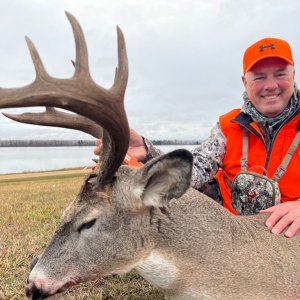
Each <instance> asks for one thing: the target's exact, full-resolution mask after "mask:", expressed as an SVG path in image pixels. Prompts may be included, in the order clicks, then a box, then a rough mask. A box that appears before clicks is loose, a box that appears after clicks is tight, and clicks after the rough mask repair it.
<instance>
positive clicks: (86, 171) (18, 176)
mask: <svg viewBox="0 0 300 300" xmlns="http://www.w3.org/2000/svg"><path fill="white" fill-rule="evenodd" d="M91 171H92V167H80V168H70V169H60V170H50V171H39V172H24V173H10V174H0V181H2V180H9V179H24V178H37V177H38V178H40V177H48V176H57V175H80V174H89V173H90V172H91Z"/></svg>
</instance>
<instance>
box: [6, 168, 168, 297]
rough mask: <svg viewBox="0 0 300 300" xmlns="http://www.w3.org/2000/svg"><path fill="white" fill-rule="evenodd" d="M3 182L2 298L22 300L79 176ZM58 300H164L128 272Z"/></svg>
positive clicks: (71, 292) (52, 176)
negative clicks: (31, 270)
mask: <svg viewBox="0 0 300 300" xmlns="http://www.w3.org/2000/svg"><path fill="white" fill-rule="evenodd" d="M3 178H4V177H3ZM3 178H2V179H1V176H0V207H1V209H0V299H3V300H20V299H26V297H25V295H24V283H25V281H26V278H27V276H28V266H29V263H30V261H31V259H32V258H33V257H35V256H36V255H38V254H40V253H41V252H42V251H43V249H44V248H45V247H46V245H47V243H48V241H49V240H50V238H51V236H52V235H53V233H54V230H55V228H56V225H57V223H58V221H59V219H60V216H61V213H62V211H63V209H64V208H65V207H66V206H67V204H68V203H69V202H70V201H71V200H73V199H74V197H75V196H76V194H77V192H78V191H79V188H80V186H81V183H82V180H83V174H78V173H76V174H72V172H70V174H64V175H60V174H59V172H58V173H57V174H53V173H52V174H51V175H49V176H45V174H44V176H43V177H38V176H36V177H34V176H33V177H32V176H30V177H26V175H24V176H21V177H19V178H14V177H13V176H11V177H10V178H7V177H5V178H4V179H3ZM57 299H59V300H61V299H70V300H72V299H79V300H95V299H98V300H99V299H100V300H101V299H102V300H113V299H115V300H119V299H120V300H121V299H122V300H123V299H127V300H134V299H139V300H141V299H145V300H147V299H149V300H150V299H151V300H163V299H166V298H165V297H164V296H163V295H162V294H160V293H159V292H158V291H157V290H155V289H153V288H152V287H151V286H150V285H149V284H148V283H147V282H146V281H144V280H143V279H142V278H141V277H140V276H139V275H138V274H137V273H136V272H135V271H132V272H130V273H129V274H127V275H125V276H117V275H115V276H110V277H108V278H106V279H104V280H99V281H96V282H92V283H86V284H81V285H79V286H78V287H75V288H73V289H72V290H70V291H68V292H66V293H65V294H63V295H61V296H59V297H58V298H57Z"/></svg>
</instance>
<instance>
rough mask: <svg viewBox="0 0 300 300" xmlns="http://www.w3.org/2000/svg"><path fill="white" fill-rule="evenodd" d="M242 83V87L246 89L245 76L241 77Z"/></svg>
mask: <svg viewBox="0 0 300 300" xmlns="http://www.w3.org/2000/svg"><path fill="white" fill-rule="evenodd" d="M242 81H243V85H244V87H245V88H246V84H247V79H246V77H245V75H243V76H242Z"/></svg>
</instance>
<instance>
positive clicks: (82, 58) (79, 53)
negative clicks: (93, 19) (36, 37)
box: [65, 11, 90, 77]
mask: <svg viewBox="0 0 300 300" xmlns="http://www.w3.org/2000/svg"><path fill="white" fill-rule="evenodd" d="M65 14H66V16H67V18H68V20H69V22H70V24H71V26H72V29H73V33H74V39H75V47H76V60H75V64H73V65H74V67H75V74H74V76H81V75H84V77H86V76H89V75H90V72H89V62H88V51H87V46H86V42H85V38H84V34H83V31H82V29H81V26H80V24H79V23H78V21H77V20H76V18H75V17H74V16H73V15H71V14H70V13H68V12H67V11H66V12H65ZM89 77H90V76H89Z"/></svg>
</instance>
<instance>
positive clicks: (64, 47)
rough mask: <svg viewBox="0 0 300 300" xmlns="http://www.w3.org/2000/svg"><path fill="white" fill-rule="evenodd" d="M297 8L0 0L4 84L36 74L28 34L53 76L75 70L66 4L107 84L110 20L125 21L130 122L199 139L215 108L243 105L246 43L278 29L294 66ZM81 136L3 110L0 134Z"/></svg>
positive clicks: (294, 4)
mask: <svg viewBox="0 0 300 300" xmlns="http://www.w3.org/2000/svg"><path fill="white" fill-rule="evenodd" d="M299 8H300V2H299V1H297V0H290V1H289V2H288V5H283V4H282V1H279V0H267V1H258V0H254V1H245V0H241V1H234V0H211V1H204V0H200V1H199V0H186V1H177V0H174V1H167V0H152V1H146V0H139V1H137V0H123V1H121V0H120V1H113V0H102V1H97V0H74V1H67V0H52V1H41V0H40V1H38V0H28V1H21V0H15V1H13V0H2V1H1V3H0V19H1V24H0V35H1V39H0V63H1V69H0V86H1V87H13V86H21V85H25V84H28V83H30V82H31V81H32V80H34V69H33V66H32V63H31V61H30V56H29V53H28V50H27V49H26V43H25V41H24V38H23V37H24V35H28V36H29V37H30V38H31V39H32V40H33V41H34V43H35V44H36V46H37V48H38V50H39V53H40V55H41V57H42V59H43V61H44V64H45V66H46V68H47V70H48V72H49V73H50V74H51V75H53V76H55V77H70V76H71V75H72V72H73V67H72V65H71V63H70V59H71V58H73V57H74V42H73V37H72V32H71V28H70V26H69V24H68V21H67V19H66V17H65V16H64V14H63V11H65V10H67V11H69V12H71V13H72V14H74V15H75V16H76V17H77V19H78V20H79V21H80V23H81V25H82V27H83V30H84V32H85V36H86V39H87V44H88V48H89V58H90V65H91V73H92V75H93V77H94V79H95V81H97V82H98V83H99V84H100V85H102V86H104V87H110V85H111V84H112V81H113V77H114V68H115V66H116V64H117V57H116V52H117V50H116V30H115V26H116V25H119V26H120V27H121V28H122V29H123V31H124V34H125V38H126V42H127V50H128V56H129V66H130V78H129V82H128V88H127V92H126V109H127V114H128V118H129V122H130V125H131V126H132V127H134V128H135V129H136V130H138V131H140V132H141V133H142V134H143V135H145V136H147V137H149V138H153V139H159V138H178V139H199V138H205V137H206V136H207V135H208V134H209V131H210V128H211V127H212V126H213V124H214V123H215V122H216V121H217V119H218V116H219V115H220V114H222V113H225V112H227V111H228V110H230V109H233V108H236V107H239V106H241V94H242V92H243V86H242V82H241V72H242V63H241V61H242V56H243V52H244V50H245V48H246V47H247V46H248V45H249V44H251V43H253V42H255V41H256V40H258V39H260V38H263V37H266V36H274V37H280V38H284V39H286V40H288V41H289V42H290V44H291V46H292V48H293V49H294V58H295V62H296V66H297V65H299V60H300V57H299V54H298V51H297V49H300V39H299V38H298V31H297V30H298V28H299V25H300V21H299V16H298V11H299ZM296 75H297V74H296ZM0 101H1V99H0ZM10 111H18V112H19V111H20V110H10ZM79 136H80V137H82V138H86V137H87V136H86V135H85V134H82V135H81V134H80V135H79V134H78V133H77V132H76V133H75V132H73V131H70V130H64V129H54V128H41V127H36V126H30V125H20V124H17V123H14V122H12V121H8V120H6V119H5V118H4V117H2V116H1V117H0V139H8V138H63V139H65V138H71V139H72V138H78V137H79Z"/></svg>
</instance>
